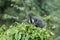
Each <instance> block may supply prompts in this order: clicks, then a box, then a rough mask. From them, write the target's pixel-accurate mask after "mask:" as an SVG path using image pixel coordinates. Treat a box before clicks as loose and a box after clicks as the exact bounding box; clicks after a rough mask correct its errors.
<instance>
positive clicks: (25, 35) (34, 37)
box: [0, 23, 50, 40]
mask: <svg viewBox="0 0 60 40" xmlns="http://www.w3.org/2000/svg"><path fill="white" fill-rule="evenodd" d="M0 40H50V34H49V31H48V30H47V29H46V28H43V29H41V28H39V27H38V28H37V27H35V26H34V25H32V24H28V25H27V24H24V23H22V24H17V25H16V26H13V25H11V28H10V29H8V30H7V31H5V32H4V33H1V34H0Z"/></svg>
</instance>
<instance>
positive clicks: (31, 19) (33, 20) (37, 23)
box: [27, 15, 45, 28]
mask: <svg viewBox="0 0 60 40" xmlns="http://www.w3.org/2000/svg"><path fill="white" fill-rule="evenodd" d="M27 23H29V24H33V25H35V26H36V27H40V28H43V27H44V26H45V24H44V22H43V21H42V19H41V18H38V17H37V16H32V15H28V18H27Z"/></svg>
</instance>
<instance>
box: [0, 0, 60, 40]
mask: <svg viewBox="0 0 60 40" xmlns="http://www.w3.org/2000/svg"><path fill="white" fill-rule="evenodd" d="M29 12H31V13H32V14H34V15H36V16H38V17H40V18H42V20H43V21H44V22H45V24H46V26H47V30H50V31H51V32H53V33H51V34H53V36H52V37H51V40H60V0H0V35H1V34H3V33H4V32H6V31H7V30H9V29H10V28H11V25H14V26H15V25H17V24H18V23H20V24H21V23H22V22H24V21H25V20H26V14H27V13H29Z"/></svg>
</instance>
